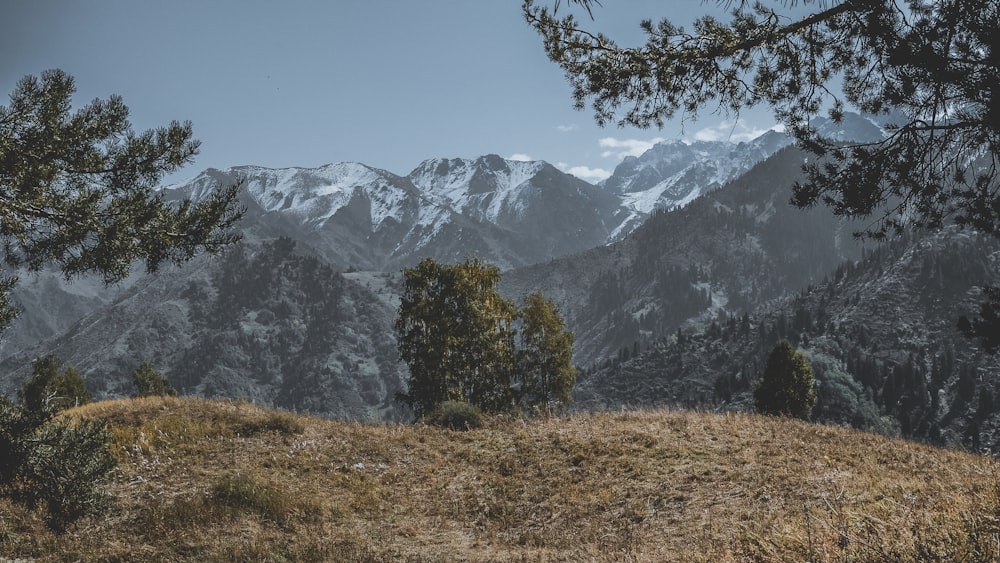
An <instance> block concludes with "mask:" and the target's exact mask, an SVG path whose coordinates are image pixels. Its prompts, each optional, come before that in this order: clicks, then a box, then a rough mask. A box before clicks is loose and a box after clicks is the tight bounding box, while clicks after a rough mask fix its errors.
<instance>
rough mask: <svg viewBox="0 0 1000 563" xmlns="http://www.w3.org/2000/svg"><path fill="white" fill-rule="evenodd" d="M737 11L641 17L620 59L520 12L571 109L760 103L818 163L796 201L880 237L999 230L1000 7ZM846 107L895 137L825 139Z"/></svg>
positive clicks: (741, 5)
mask: <svg viewBox="0 0 1000 563" xmlns="http://www.w3.org/2000/svg"><path fill="white" fill-rule="evenodd" d="M576 3H580V4H583V5H584V6H587V7H588V9H589V7H590V5H591V3H592V2H591V0H579V1H577V2H576ZM720 3H721V0H720ZM726 3H727V4H728V2H726ZM734 4H735V6H734V8H733V11H732V19H731V21H730V22H728V23H726V22H723V21H720V20H718V19H716V18H713V17H709V16H706V17H703V18H701V19H699V20H697V21H696V22H695V24H694V26H693V30H690V31H689V30H685V29H684V28H682V27H679V26H677V25H675V24H673V23H671V22H670V21H669V20H667V19H663V20H661V21H659V22H657V23H654V22H652V21H650V20H647V21H644V22H642V23H641V27H642V29H643V30H644V31H645V33H646V35H647V41H646V43H645V45H642V46H639V47H620V46H618V45H617V44H616V43H615V42H614V41H613V40H612V39H611V38H609V37H607V36H606V35H603V34H599V33H594V32H591V31H587V30H585V29H582V27H581V25H580V24H579V23H578V22H577V21H576V20H575V19H574V18H573V16H572V15H570V16H566V17H557V16H556V15H555V13H554V12H550V11H549V10H548V9H547V8H544V7H538V6H536V5H535V1H534V0H524V3H523V11H524V15H525V18H526V19H527V21H528V23H529V24H530V25H531V26H532V27H534V28H535V30H536V31H538V32H539V33H540V34H541V35H542V37H543V39H544V47H545V50H546V53H547V54H548V56H549V58H550V59H551V60H552V61H554V62H555V63H557V64H558V65H559V66H560V67H562V69H563V70H564V71H565V73H566V76H567V78H568V80H569V81H570V84H571V85H572V88H573V96H574V98H575V102H576V107H577V108H580V109H582V108H583V107H584V106H585V105H586V104H587V102H588V100H589V101H590V102H591V107H592V108H593V110H594V114H595V117H596V119H597V122H598V123H599V124H602V125H603V124H605V123H608V122H616V123H617V124H618V125H633V126H638V127H650V126H657V127H662V126H663V125H664V124H665V122H666V120H668V119H671V118H674V117H676V116H681V117H685V116H691V115H694V114H696V113H697V112H699V111H701V110H704V109H709V110H716V111H720V110H721V111H723V112H729V113H733V114H736V115H739V113H740V112H741V110H744V109H746V108H750V107H753V106H756V105H766V106H769V107H770V108H771V109H772V110H773V111H774V114H775V117H776V118H777V119H778V120H779V121H780V122H781V123H783V124H784V125H785V127H786V130H787V131H788V132H790V133H791V134H792V135H793V136H794V137H795V138H796V140H797V141H798V143H799V145H800V146H802V147H803V148H805V149H806V150H808V151H810V152H812V153H813V154H814V155H815V156H816V157H819V158H811V159H809V162H808V163H807V165H806V166H805V170H806V173H807V180H806V181H805V182H803V183H801V184H797V185H795V187H794V192H795V195H794V198H793V201H794V203H795V204H796V205H799V206H802V207H806V206H811V205H814V204H816V203H821V202H822V203H825V204H827V205H829V206H831V208H832V209H833V211H834V212H835V213H836V214H838V215H843V216H846V217H859V216H868V215H871V214H872V213H876V212H877V213H880V216H879V220H878V221H877V222H876V223H875V224H874V225H873V227H872V228H871V230H870V231H869V233H870V234H872V235H875V236H884V235H885V234H886V233H887V232H888V231H889V230H899V229H902V228H903V226H904V225H906V224H910V223H917V224H921V225H926V226H930V227H936V226H939V225H941V224H942V223H943V222H944V221H945V220H947V219H948V218H950V217H954V218H955V219H956V220H958V221H959V222H960V223H963V224H969V225H972V226H974V227H976V228H977V229H980V230H984V231H988V232H992V233H1000V198H998V190H997V179H998V177H997V173H998V168H997V164H998V158H1000V118H998V115H1000V114H998V110H997V105H996V99H997V97H996V94H995V91H996V88H995V85H996V84H998V83H1000V64H997V61H996V55H995V53H994V49H993V48H992V46H993V45H994V42H995V37H996V36H997V35H998V34H1000V4H997V3H996V2H985V3H984V2H980V1H979V0H949V1H944V0H904V1H898V0H867V1H864V2H829V3H828V2H804V4H806V5H812V6H814V10H812V11H811V12H812V13H808V14H807V15H804V16H801V17H797V16H790V15H789V14H787V13H782V8H787V7H788V5H789V2H786V1H779V0H772V1H771V2H748V1H747V2H736V3H734ZM768 4H771V5H774V6H775V7H771V6H768ZM791 4H793V5H794V4H795V2H792V3H791ZM838 87H839V89H840V91H839V92H838V91H837V89H838ZM845 104H849V105H851V106H853V107H854V108H857V109H859V110H861V111H862V112H865V113H868V114H872V115H884V114H885V115H890V121H891V122H892V123H891V128H890V134H889V135H888V136H887V137H886V138H884V139H881V140H876V141H869V142H857V143H853V144H848V145H846V146H845V145H843V144H842V143H840V142H839V141H838V140H835V139H831V138H825V137H822V136H821V135H820V134H819V133H818V131H817V129H816V123H817V120H816V119H814V118H815V117H816V116H817V115H818V114H819V113H820V112H821V111H828V112H829V117H830V118H831V119H832V120H833V121H835V122H839V121H842V120H843V119H844V114H845Z"/></svg>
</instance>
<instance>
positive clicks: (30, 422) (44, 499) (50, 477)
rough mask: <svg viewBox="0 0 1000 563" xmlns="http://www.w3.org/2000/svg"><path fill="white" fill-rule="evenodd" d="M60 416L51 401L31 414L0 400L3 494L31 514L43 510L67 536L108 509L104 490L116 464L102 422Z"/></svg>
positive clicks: (0, 480)
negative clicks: (83, 520)
mask: <svg viewBox="0 0 1000 563" xmlns="http://www.w3.org/2000/svg"><path fill="white" fill-rule="evenodd" d="M57 412H58V409H56V407H55V405H54V404H53V403H52V402H50V401H43V402H42V403H41V405H39V406H38V408H26V407H24V406H18V405H14V404H13V403H11V402H10V401H9V400H7V399H6V398H4V397H0V494H4V495H5V496H7V497H9V498H11V499H12V500H14V501H16V502H19V503H21V504H24V505H25V506H27V507H29V508H34V507H36V506H39V505H41V506H44V507H45V508H46V521H47V523H48V525H49V527H50V528H52V529H53V530H56V531H62V530H64V529H65V528H66V527H67V526H68V525H69V524H71V523H72V522H74V521H76V520H78V519H79V518H81V517H83V516H87V515H90V514H97V513H100V512H101V511H102V510H104V509H106V508H107V507H108V506H109V504H110V501H111V498H110V497H109V496H108V495H107V493H106V492H104V490H103V485H104V484H105V483H106V482H107V480H108V478H109V476H110V472H111V469H112V468H113V467H114V459H113V458H112V457H111V453H110V451H109V450H108V439H109V437H110V433H109V432H108V430H107V429H106V428H105V426H104V424H103V423H102V422H99V421H92V420H80V421H72V420H69V419H66V418H65V417H59V418H57V417H56V413H57Z"/></svg>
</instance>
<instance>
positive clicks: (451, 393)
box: [396, 258, 576, 417]
mask: <svg viewBox="0 0 1000 563" xmlns="http://www.w3.org/2000/svg"><path fill="white" fill-rule="evenodd" d="M403 274H404V289H403V297H402V301H401V303H400V306H399V316H398V317H397V318H396V334H397V336H398V342H399V351H400V354H401V355H402V357H403V360H404V361H405V362H406V363H407V365H408V366H409V368H410V380H409V392H408V393H407V394H405V395H402V396H401V399H402V400H403V401H404V402H406V403H407V404H409V405H410V406H411V407H413V409H414V411H415V412H416V414H417V416H418V417H424V416H427V415H429V414H431V413H435V412H436V409H437V408H438V407H439V406H440V405H442V404H443V403H445V402H446V401H452V402H454V403H453V404H452V406H454V404H462V403H466V404H469V405H472V406H473V407H476V408H479V409H482V410H483V411H486V412H497V411H503V410H507V409H510V408H512V407H514V406H515V405H516V404H518V403H521V404H523V405H524V406H528V407H530V406H533V405H537V404H543V405H544V404H548V403H549V402H550V401H562V402H569V401H570V391H571V390H572V388H573V384H574V383H575V380H576V369H575V368H573V366H572V347H573V334H572V333H571V332H568V331H566V330H565V328H564V324H563V319H562V316H560V315H559V311H558V310H557V309H556V307H555V304H554V303H553V302H552V300H550V299H546V298H545V297H544V296H543V295H542V294H541V293H534V294H531V295H529V296H528V297H527V298H526V305H525V308H524V309H523V310H519V309H518V308H517V307H516V306H515V305H514V303H512V302H511V301H509V300H507V299H505V298H504V297H503V296H501V295H500V293H499V292H498V291H497V288H496V286H497V283H498V282H499V281H500V270H499V269H498V268H497V267H496V266H492V265H487V264H486V263H484V262H482V261H481V260H479V259H476V260H470V261H466V262H464V263H462V264H455V265H450V266H449V265H442V264H438V263H437V262H435V261H434V260H433V259H430V258H427V259H425V260H423V261H422V262H420V264H419V265H418V266H417V267H415V268H407V269H405V270H403ZM518 319H520V320H521V323H520V325H521V326H520V332H519V335H520V337H519V338H515V337H516V336H518V331H517V330H515V328H514V324H515V321H517V320H518ZM515 340H517V341H519V343H520V347H519V348H518V347H516V346H515Z"/></svg>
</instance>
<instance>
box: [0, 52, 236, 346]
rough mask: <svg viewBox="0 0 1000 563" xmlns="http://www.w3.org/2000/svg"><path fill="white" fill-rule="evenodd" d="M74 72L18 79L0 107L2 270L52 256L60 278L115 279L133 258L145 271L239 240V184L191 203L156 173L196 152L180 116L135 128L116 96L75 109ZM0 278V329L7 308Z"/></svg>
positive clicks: (42, 262)
mask: <svg viewBox="0 0 1000 563" xmlns="http://www.w3.org/2000/svg"><path fill="white" fill-rule="evenodd" d="M75 91H76V87H75V85H74V81H73V78H72V77H70V76H69V75H67V74H66V73H64V72H62V71H60V70H50V71H46V72H43V73H42V74H41V78H37V77H35V76H26V77H24V78H23V79H21V80H20V82H18V84H17V87H16V88H15V90H14V92H13V93H12V94H11V95H10V104H9V105H7V106H0V241H2V245H3V251H2V253H3V254H2V256H3V261H4V264H6V266H7V267H8V268H9V269H17V268H26V269H27V270H29V271H37V270H39V269H41V268H42V267H44V266H46V265H48V264H55V265H56V266H58V267H59V268H60V269H61V270H62V272H63V273H64V274H65V275H66V276H67V277H72V276H75V275H79V274H83V273H88V272H90V273H97V274H99V275H101V276H102V277H103V279H104V281H105V282H106V283H114V282H116V281H119V280H121V279H122V278H124V277H126V276H127V275H128V274H129V272H130V269H131V266H132V264H133V263H134V262H136V261H143V262H144V263H145V266H146V269H147V270H148V271H150V272H153V271H156V270H157V268H158V267H159V266H160V265H161V264H163V263H164V262H175V263H179V262H183V261H185V260H187V259H189V258H191V257H192V256H194V255H195V254H196V253H197V252H199V251H201V250H207V251H210V252H215V251H218V250H219V249H220V248H221V247H223V246H224V245H226V244H228V243H231V242H233V241H235V240H237V239H238V238H239V235H238V234H237V233H236V232H235V231H233V230H232V227H233V225H234V224H235V222H236V221H237V220H238V219H239V218H240V217H241V216H242V214H243V209H242V208H240V207H239V205H238V203H237V199H236V198H237V194H238V186H232V187H230V188H228V189H225V190H221V191H219V192H216V193H214V194H212V195H211V196H209V197H207V198H205V199H203V200H202V201H200V202H198V203H193V202H191V201H181V202H168V201H166V199H165V198H164V195H163V194H162V192H159V191H157V190H156V186H157V184H158V182H159V181H160V178H162V177H163V175H164V174H169V173H171V172H173V171H175V170H177V169H178V168H179V167H181V166H183V165H184V164H186V163H188V162H190V161H191V159H192V158H193V157H194V155H195V154H197V152H198V141H195V140H193V139H192V132H191V124H190V123H184V124H180V123H177V122H172V123H170V125H168V126H167V127H161V128H158V129H155V130H149V131H145V132H143V133H136V132H134V131H133V130H132V126H131V124H130V123H129V121H128V108H127V107H126V106H125V104H124V103H122V99H121V98H120V97H118V96H111V97H109V98H108V99H107V100H101V99H96V100H94V101H93V102H91V103H90V104H88V105H86V106H84V107H83V108H82V109H79V110H78V111H76V112H73V113H71V112H70V102H71V98H72V95H73V93H74V92H75ZM16 283H17V279H16V277H14V276H7V277H5V278H3V280H2V282H0V326H4V325H6V324H8V323H9V322H10V321H11V320H12V319H13V318H14V317H15V316H16V314H17V310H16V307H15V305H14V304H13V303H12V302H11V297H10V291H11V289H12V288H13V287H14V285H15V284H16Z"/></svg>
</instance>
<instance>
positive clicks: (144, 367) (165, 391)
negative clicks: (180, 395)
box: [132, 362, 177, 397]
mask: <svg viewBox="0 0 1000 563" xmlns="http://www.w3.org/2000/svg"><path fill="white" fill-rule="evenodd" d="M132 383H134V384H135V388H136V389H137V391H138V392H137V393H136V395H135V396H136V397H164V396H170V397H174V396H176V395H177V391H176V390H174V388H173V387H172V386H171V385H170V382H169V381H167V378H166V377H164V376H163V374H162V373H160V372H158V371H156V368H154V367H153V366H152V364H150V363H148V362H145V363H143V364H141V365H140V366H139V367H137V368H136V369H135V372H133V373H132Z"/></svg>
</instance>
